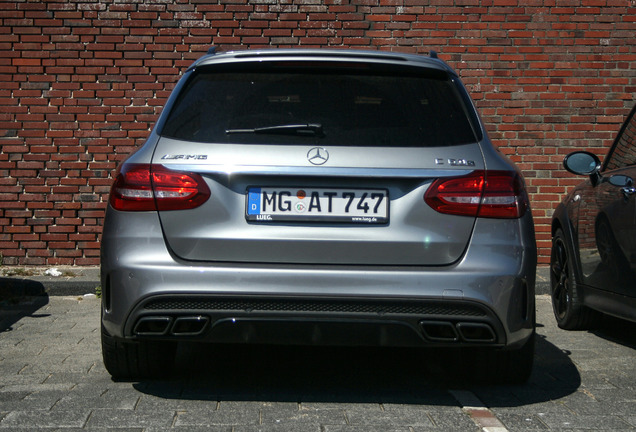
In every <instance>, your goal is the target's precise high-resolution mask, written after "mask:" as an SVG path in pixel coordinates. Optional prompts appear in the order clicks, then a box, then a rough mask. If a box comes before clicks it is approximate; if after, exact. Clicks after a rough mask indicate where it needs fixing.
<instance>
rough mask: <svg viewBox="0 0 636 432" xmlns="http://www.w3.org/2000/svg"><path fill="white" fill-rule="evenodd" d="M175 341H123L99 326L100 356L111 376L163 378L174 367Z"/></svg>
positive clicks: (118, 378) (114, 377) (127, 378)
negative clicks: (100, 337)
mask: <svg viewBox="0 0 636 432" xmlns="http://www.w3.org/2000/svg"><path fill="white" fill-rule="evenodd" d="M176 348H177V344H176V343H175V342H165V341H124V340H121V339H118V338H114V337H112V336H111V335H109V334H108V332H107V331H106V329H104V327H103V326H102V357H103V359H104V366H106V370H107V371H108V373H110V375H111V376H112V377H113V379H116V380H131V379H143V378H166V377H169V376H170V375H171V373H172V372H173V369H174V360H175V355H176Z"/></svg>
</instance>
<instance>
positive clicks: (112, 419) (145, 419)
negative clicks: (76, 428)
mask: <svg viewBox="0 0 636 432" xmlns="http://www.w3.org/2000/svg"><path fill="white" fill-rule="evenodd" d="M175 417H176V413H175V412H172V411H161V412H139V411H135V410H131V409H111V408H105V409H96V410H94V411H92V414H91V416H90V419H89V420H88V423H87V427H89V428H93V427H97V428H100V427H101V428H108V427H138V428H147V427H151V426H154V427H170V426H172V425H173V423H174V420H175Z"/></svg>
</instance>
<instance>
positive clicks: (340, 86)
mask: <svg viewBox="0 0 636 432" xmlns="http://www.w3.org/2000/svg"><path fill="white" fill-rule="evenodd" d="M464 97H465V95H464ZM469 108H470V109H471V107H467V106H466V104H465V100H464V99H463V97H462V94H461V93H460V91H459V90H458V87H457V85H456V83H454V82H453V80H452V79H451V78H450V77H449V76H448V75H447V74H445V73H434V74H430V73H429V74H417V73H406V74H392V73H386V72H384V73H373V72H372V71H371V72H369V71H365V72H364V73H359V72H358V71H348V70H347V69H346V68H344V69H342V68H341V69H338V70H337V72H335V71H334V69H324V70H321V69H320V68H306V69H303V70H286V69H282V70H281V69H276V70H266V71H262V70H261V71H241V70H238V71H220V72H219V71H215V70H205V69H202V70H199V71H195V72H194V73H193V75H192V76H191V77H190V79H189V81H188V82H187V84H186V85H185V86H184V87H183V90H182V91H181V93H180V94H179V95H178V97H177V99H176V101H175V104H174V106H173V107H172V109H171V111H170V113H169V116H168V118H167V120H166V123H165V125H164V127H163V130H162V131H161V132H160V133H161V135H162V136H167V137H170V138H176V139H180V140H186V141H197V142H204V143H223V144H228V143H237V144H305V143H307V144H310V145H315V144H318V145H329V146H381V147H434V146H453V145H460V144H467V143H471V142H475V141H477V140H478V138H477V137H476V133H477V132H476V128H474V125H473V124H471V120H470V119H469V115H470V114H469V113H471V110H470V109H469ZM302 125H309V126H308V127H307V128H303V127H302Z"/></svg>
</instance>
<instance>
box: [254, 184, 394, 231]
mask: <svg viewBox="0 0 636 432" xmlns="http://www.w3.org/2000/svg"><path fill="white" fill-rule="evenodd" d="M246 218H247V220H249V221H258V222H277V221H315V222H348V223H360V224H383V223H387V222H388V220H389V197H388V192H387V191H386V190H385V189H322V188H269V187H268V188H259V187H251V188H248V190H247V209H246Z"/></svg>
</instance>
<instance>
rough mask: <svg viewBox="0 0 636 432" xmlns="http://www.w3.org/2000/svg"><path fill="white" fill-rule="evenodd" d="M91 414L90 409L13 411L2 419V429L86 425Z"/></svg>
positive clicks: (0, 422) (0, 426)
mask: <svg viewBox="0 0 636 432" xmlns="http://www.w3.org/2000/svg"><path fill="white" fill-rule="evenodd" d="M89 415H90V411H79V412H78V411H48V410H39V409H34V410H29V411H11V412H10V413H9V414H7V415H6V416H5V417H4V418H3V419H2V421H0V429H3V428H8V429H18V428H20V429H22V428H72V427H84V425H85V424H86V420H87V419H88V417H89Z"/></svg>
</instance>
